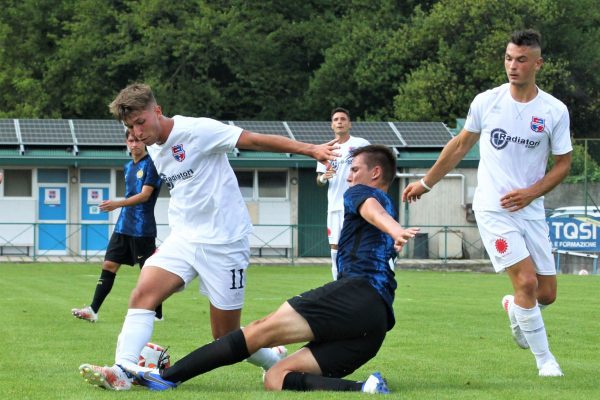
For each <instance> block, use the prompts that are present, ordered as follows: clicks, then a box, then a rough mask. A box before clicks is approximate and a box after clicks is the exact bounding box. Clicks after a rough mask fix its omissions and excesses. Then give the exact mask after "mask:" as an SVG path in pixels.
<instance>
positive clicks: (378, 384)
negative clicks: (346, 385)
mask: <svg viewBox="0 0 600 400" xmlns="http://www.w3.org/2000/svg"><path fill="white" fill-rule="evenodd" d="M361 391H362V392H364V393H371V394H389V393H390V389H388V387H387V382H386V381H385V379H383V377H382V376H381V374H380V373H379V372H375V373H372V374H371V375H369V377H368V378H367V380H366V381H365V383H363V386H362V389H361Z"/></svg>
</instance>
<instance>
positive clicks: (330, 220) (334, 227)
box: [327, 211, 344, 281]
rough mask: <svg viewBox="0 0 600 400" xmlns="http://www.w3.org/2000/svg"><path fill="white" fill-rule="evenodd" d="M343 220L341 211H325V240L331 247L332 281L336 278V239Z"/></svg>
mask: <svg viewBox="0 0 600 400" xmlns="http://www.w3.org/2000/svg"><path fill="white" fill-rule="evenodd" d="M343 222H344V214H343V211H330V212H328V213H327V240H328V241H329V247H330V249H331V251H330V254H331V276H332V277H333V280H334V281H335V280H336V279H337V276H338V269H337V255H338V241H339V238H340V232H341V230H342V224H343Z"/></svg>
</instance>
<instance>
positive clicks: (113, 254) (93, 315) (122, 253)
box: [71, 233, 133, 322]
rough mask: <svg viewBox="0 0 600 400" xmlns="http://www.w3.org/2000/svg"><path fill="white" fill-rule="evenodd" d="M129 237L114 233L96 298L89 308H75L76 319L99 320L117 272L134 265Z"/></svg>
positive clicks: (103, 264) (73, 310)
mask: <svg viewBox="0 0 600 400" xmlns="http://www.w3.org/2000/svg"><path fill="white" fill-rule="evenodd" d="M127 238H128V236H126V235H121V234H119V233H113V234H112V235H111V237H110V241H109V243H108V247H107V250H106V255H105V257H104V262H103V263H102V271H101V272H100V277H99V278H98V282H97V284H96V288H95V290H94V297H93V298H92V302H91V304H90V305H89V306H86V307H83V308H73V309H72V310H71V313H72V314H73V316H75V317H76V318H80V319H85V320H87V321H90V322H96V321H97V320H98V315H97V314H98V312H99V311H100V307H101V306H102V303H104V300H105V299H106V297H108V295H109V294H110V292H111V290H112V287H113V284H114V282H115V278H116V276H117V272H118V271H119V267H120V266H121V264H129V265H133V254H132V253H131V250H130V248H129V243H128V240H127Z"/></svg>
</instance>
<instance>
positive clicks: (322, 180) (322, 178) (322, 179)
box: [319, 174, 327, 183]
mask: <svg viewBox="0 0 600 400" xmlns="http://www.w3.org/2000/svg"><path fill="white" fill-rule="evenodd" d="M319 182H321V183H326V182H327V178H325V174H322V175H321V176H319Z"/></svg>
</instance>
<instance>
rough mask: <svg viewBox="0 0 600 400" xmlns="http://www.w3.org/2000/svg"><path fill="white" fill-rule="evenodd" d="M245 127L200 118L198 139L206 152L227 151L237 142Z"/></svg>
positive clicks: (197, 132)
mask: <svg viewBox="0 0 600 400" xmlns="http://www.w3.org/2000/svg"><path fill="white" fill-rule="evenodd" d="M242 131H243V129H242V128H240V127H239V126H233V125H227V124H224V123H222V122H220V121H217V120H214V119H211V118H199V124H198V126H197V129H196V132H195V133H196V138H195V139H196V140H199V141H200V143H202V146H201V148H202V149H204V150H205V152H206V153H227V152H230V151H232V150H233V149H234V148H235V145H236V144H237V142H238V140H239V138H240V135H241V134H242Z"/></svg>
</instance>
